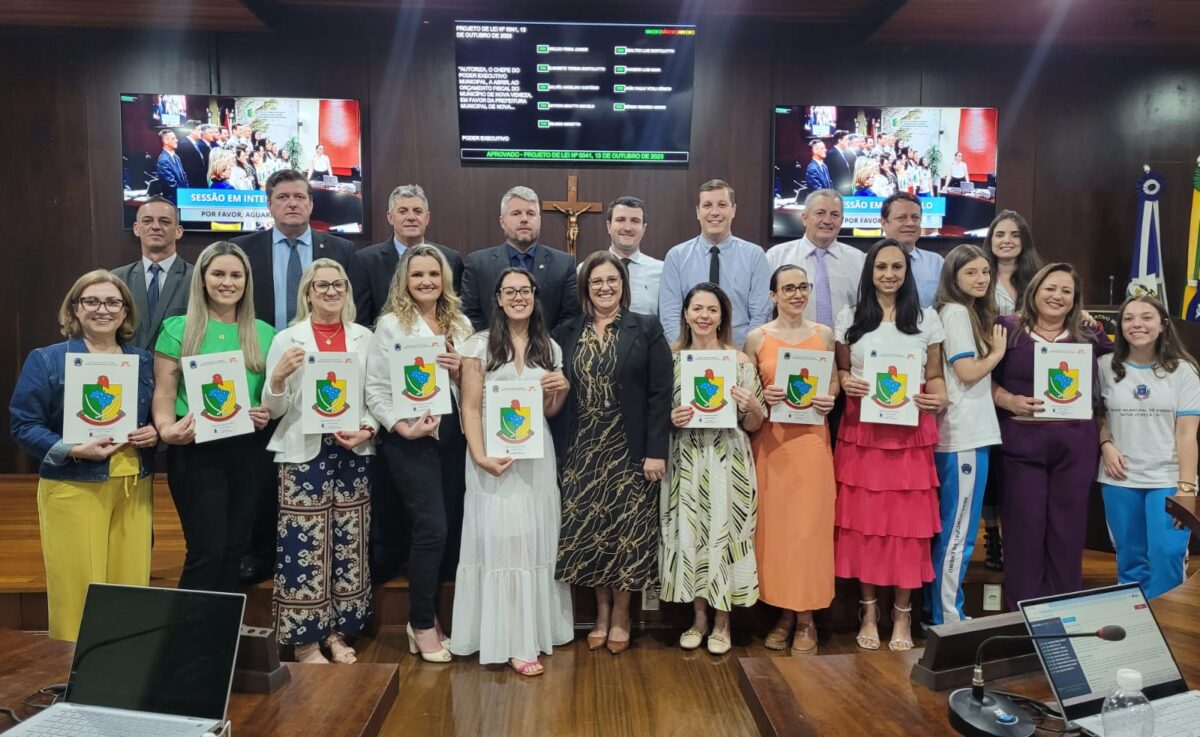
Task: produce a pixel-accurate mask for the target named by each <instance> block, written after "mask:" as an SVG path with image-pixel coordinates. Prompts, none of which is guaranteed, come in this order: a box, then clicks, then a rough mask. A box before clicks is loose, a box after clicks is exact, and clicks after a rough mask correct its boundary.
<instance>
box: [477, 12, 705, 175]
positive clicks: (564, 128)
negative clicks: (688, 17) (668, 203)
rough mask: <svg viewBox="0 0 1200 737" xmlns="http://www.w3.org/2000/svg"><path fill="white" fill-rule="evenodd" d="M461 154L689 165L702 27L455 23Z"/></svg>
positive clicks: (503, 158) (529, 160)
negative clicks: (698, 35) (698, 29)
mask: <svg viewBox="0 0 1200 737" xmlns="http://www.w3.org/2000/svg"><path fill="white" fill-rule="evenodd" d="M454 39H455V40H454V54H455V62H456V64H457V67H458V135H459V155H460V156H461V158H462V159H463V160H464V161H479V162H488V161H492V162H500V163H508V164H511V163H513V162H516V161H520V162H522V163H537V162H571V163H595V164H614V163H651V164H670V163H677V164H678V163H686V162H687V160H688V152H689V149H690V147H691V137H692V70H693V67H694V61H695V55H696V27H695V26H680V25H646V24H628V23H543V22H530V23H515V22H499V21H455V24H454Z"/></svg>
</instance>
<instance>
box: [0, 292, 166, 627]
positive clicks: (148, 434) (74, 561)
mask: <svg viewBox="0 0 1200 737" xmlns="http://www.w3.org/2000/svg"><path fill="white" fill-rule="evenodd" d="M58 322H59V325H60V326H61V328H62V334H63V335H64V336H66V338H67V340H65V341H63V342H61V343H55V344H54V345H50V346H46V347H45V348H38V349H35V350H34V351H33V352H32V353H30V354H29V357H28V358H27V359H26V360H25V366H24V368H22V369H21V376H20V378H18V379H17V386H16V389H15V390H14V391H13V396H12V401H11V402H10V403H9V412H10V414H11V416H12V435H13V438H14V439H15V440H16V442H17V444H18V445H20V446H21V448H22V449H23V450H24V451H25V452H27V453H29V454H30V455H32V456H33V457H34V458H36V459H37V460H38V461H40V463H41V466H40V468H39V471H38V472H39V475H40V476H41V478H40V479H39V481H38V517H39V526H40V528H41V534H42V555H43V557H44V559H45V563H46V598H47V599H48V602H49V610H50V612H49V614H50V636H51V637H53V638H55V639H59V640H75V639H76V638H77V637H78V634H79V621H80V618H81V617H82V615H83V601H84V598H85V597H86V595H87V587H88V584H90V583H92V582H104V583H123V584H134V585H139V586H145V585H147V584H149V583H150V535H151V523H152V515H151V490H150V486H151V480H152V478H153V473H154V468H153V463H154V447H155V445H156V444H157V443H158V433H157V432H156V431H155V429H154V425H152V424H150V422H149V412H150V399H151V396H152V395H153V393H154V368H153V363H152V361H151V357H150V354H149V353H147V352H146V351H143V350H140V349H138V348H134V347H133V346H131V345H128V344H127V343H126V341H127V340H129V338H131V337H132V336H133V332H134V328H135V327H136V326H137V315H136V313H135V311H134V306H133V296H132V295H131V294H130V292H129V288H128V287H126V286H125V284H124V283H123V282H122V281H121V280H119V279H118V278H117V277H115V276H113V275H112V274H111V273H109V272H107V271H104V270H97V271H91V272H88V273H87V274H84V275H83V276H81V277H80V278H79V280H78V281H76V282H75V284H74V286H72V287H71V289H70V291H68V292H67V296H66V297H65V298H64V299H63V303H62V307H61V308H60V309H59V314H58ZM69 353H92V354H98V353H111V354H123V355H126V356H129V357H130V358H131V359H132V360H136V361H137V365H138V384H137V387H136V391H133V389H134V387H128V388H124V387H122V389H123V391H120V392H113V391H111V389H110V387H109V386H108V385H107V384H105V383H103V382H101V383H99V384H98V385H97V386H98V388H97V389H96V390H95V391H98V392H99V393H101V394H104V395H106V401H107V402H109V403H111V402H119V403H120V404H121V405H123V406H121V407H120V408H119V409H118V410H117V411H121V412H126V413H134V412H136V413H137V429H136V430H134V431H133V432H130V433H128V434H127V435H126V436H125V437H95V438H93V439H91V440H89V441H87V442H85V443H75V444H71V443H66V442H64V441H63V404H64V389H65V375H66V362H67V358H68V356H67V354H69ZM109 409H111V408H109Z"/></svg>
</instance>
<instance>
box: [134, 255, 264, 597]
mask: <svg viewBox="0 0 1200 737" xmlns="http://www.w3.org/2000/svg"><path fill="white" fill-rule="evenodd" d="M274 337H275V328H273V327H271V326H270V325H268V324H267V323H265V322H263V321H262V320H256V319H254V281H253V279H252V278H251V274H250V263H249V261H248V260H247V258H246V254H245V253H244V252H243V251H242V249H241V248H239V247H238V246H237V245H235V244H233V243H229V242H227V241H217V242H216V243H213V244H212V245H210V246H209V247H208V248H205V249H204V250H203V251H201V252H200V258H198V259H197V260H196V267H195V269H193V271H192V284H191V289H190V292H189V296H188V309H187V314H185V315H179V316H177V317H168V318H167V319H166V320H163V324H162V331H161V332H160V333H159V336H158V343H157V344H155V346H154V350H155V356H154V380H155V387H154V424H155V426H156V427H157V428H158V434H159V437H161V438H162V439H163V441H164V442H165V443H167V445H169V446H170V447H169V448H168V449H167V484H168V485H169V486H170V488H171V498H172V499H173V500H174V502H175V508H176V510H177V511H178V512H179V522H180V524H181V525H182V527H183V537H184V541H185V543H186V545H187V553H186V555H185V556H184V560H183V572H182V573H181V574H180V576H179V588H182V589H199V590H202V591H237V590H238V567H239V564H240V562H241V556H242V553H243V552H245V550H246V546H247V545H248V544H249V539H250V525H251V522H252V521H253V516H254V505H255V502H256V501H257V500H258V498H259V491H258V489H259V471H258V469H259V468H261V467H262V457H261V454H262V453H263V451H264V441H265V440H266V439H265V438H264V437H262V436H261V435H260V434H259V433H258V432H257V431H258V430H261V429H263V428H264V427H266V425H267V420H268V414H267V410H266V408H264V407H260V406H258V405H259V401H260V397H261V396H262V390H263V384H264V383H265V382H266V374H265V370H266V356H267V349H268V348H269V347H270V345H271V339H272V338H274ZM185 379H187V380H186V381H185Z"/></svg>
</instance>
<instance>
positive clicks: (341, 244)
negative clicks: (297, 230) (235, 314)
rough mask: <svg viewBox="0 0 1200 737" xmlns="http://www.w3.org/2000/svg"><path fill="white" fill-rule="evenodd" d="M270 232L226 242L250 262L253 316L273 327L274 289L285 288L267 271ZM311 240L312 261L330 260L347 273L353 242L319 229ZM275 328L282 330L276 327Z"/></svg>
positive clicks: (268, 266)
mask: <svg viewBox="0 0 1200 737" xmlns="http://www.w3.org/2000/svg"><path fill="white" fill-rule="evenodd" d="M272 232H273V231H272V230H259V231H255V232H253V233H250V234H248V235H239V236H238V237H237V238H231V239H230V240H231V241H232V242H234V243H236V244H237V245H239V246H241V247H242V250H243V251H245V252H246V257H247V258H249V259H250V274H251V276H253V277H254V315H255V317H257V318H258V319H259V320H262V321H263V322H265V323H267V324H268V325H275V290H276V289H285V288H286V287H287V285H286V284H279V285H276V284H275V275H274V271H273V270H272V268H271V233H272ZM312 241H313V254H312V255H313V261H316V260H317V259H319V258H331V259H333V260H334V261H337V262H338V263H339V264H341V265H342V267H343V268H345V269H346V271H347V273H349V271H350V256H351V255H352V254H353V253H354V244H353V243H351V242H350V241H348V240H346V239H345V238H338V237H337V236H336V235H330V234H328V233H323V232H321V231H319V230H313V232H312ZM275 327H276V328H279V329H282V327H281V326H279V325H275Z"/></svg>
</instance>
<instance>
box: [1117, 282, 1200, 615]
mask: <svg viewBox="0 0 1200 737" xmlns="http://www.w3.org/2000/svg"><path fill="white" fill-rule="evenodd" d="M1118 324H1119V325H1120V331H1119V332H1118V333H1117V348H1116V351H1114V352H1113V353H1112V354H1111V355H1108V356H1104V357H1103V358H1101V359H1100V386H1101V390H1102V392H1103V394H1104V410H1105V411H1104V416H1103V419H1102V420H1101V422H1100V456H1101V464H1100V485H1101V490H1102V491H1103V494H1104V516H1105V517H1106V518H1107V520H1108V529H1109V531H1111V532H1112V538H1113V546H1114V547H1115V548H1116V549H1117V580H1118V581H1120V582H1121V583H1135V582H1136V583H1140V584H1141V585H1142V590H1143V591H1145V592H1146V597H1147V598H1154V597H1155V596H1158V595H1159V594H1163V593H1166V592H1167V591H1169V590H1171V589H1173V588H1175V587H1176V586H1178V585H1179V584H1181V583H1183V578H1184V563H1185V559H1186V556H1187V547H1188V537H1189V534H1188V531H1187V530H1184V529H1176V528H1178V527H1179V525H1177V524H1175V522H1174V521H1173V520H1172V518H1171V515H1169V514H1167V506H1166V498H1167V497H1169V496H1172V495H1176V494H1178V495H1181V496H1195V495H1196V455H1197V448H1196V429H1197V427H1200V377H1198V376H1197V366H1196V359H1195V358H1193V357H1192V355H1191V354H1190V353H1188V351H1187V349H1186V348H1184V347H1183V344H1182V343H1181V342H1180V340H1179V335H1178V334H1177V333H1176V332H1175V326H1174V325H1172V324H1171V318H1170V317H1169V316H1168V315H1167V311H1166V309H1165V308H1164V307H1163V306H1162V303H1160V302H1159V301H1158V300H1156V299H1154V298H1153V297H1130V298H1129V299H1127V300H1125V304H1123V305H1121V311H1120V313H1119V317H1118Z"/></svg>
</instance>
